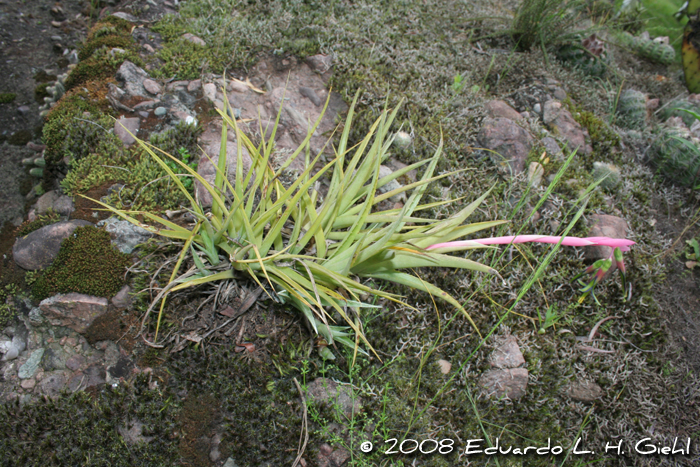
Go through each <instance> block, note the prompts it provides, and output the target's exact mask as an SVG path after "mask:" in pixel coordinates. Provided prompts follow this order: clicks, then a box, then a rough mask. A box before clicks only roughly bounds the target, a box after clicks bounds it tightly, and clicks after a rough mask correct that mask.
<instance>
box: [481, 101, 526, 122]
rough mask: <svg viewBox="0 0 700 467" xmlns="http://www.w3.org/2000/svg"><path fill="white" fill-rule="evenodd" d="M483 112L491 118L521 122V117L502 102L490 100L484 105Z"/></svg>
mask: <svg viewBox="0 0 700 467" xmlns="http://www.w3.org/2000/svg"><path fill="white" fill-rule="evenodd" d="M484 110H485V111H486V115H488V116H489V117H491V118H498V117H502V118H509V119H511V120H513V121H517V120H522V118H523V116H522V115H520V114H519V113H518V112H517V111H516V110H515V109H514V108H513V107H511V106H510V105H508V104H507V103H506V102H504V101H502V100H492V101H489V102H487V103H486V105H484Z"/></svg>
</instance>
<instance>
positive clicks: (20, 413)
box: [0, 377, 178, 466]
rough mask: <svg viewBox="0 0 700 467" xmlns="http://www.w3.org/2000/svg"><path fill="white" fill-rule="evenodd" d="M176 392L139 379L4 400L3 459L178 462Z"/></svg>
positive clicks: (5, 461)
mask: <svg viewBox="0 0 700 467" xmlns="http://www.w3.org/2000/svg"><path fill="white" fill-rule="evenodd" d="M171 397H172V396H171V395H170V394H168V393H167V391H166V392H164V391H162V390H160V389H158V390H150V389H148V378H147V377H140V378H137V380H136V381H135V383H134V385H133V386H131V387H125V386H124V385H119V386H117V387H115V388H112V387H107V388H105V390H103V391H101V392H100V393H99V394H98V395H97V397H95V398H93V397H91V396H90V395H88V394H87V393H85V392H82V391H81V392H77V393H75V394H72V395H70V396H61V397H58V398H55V399H50V398H46V399H39V400H37V401H36V402H32V403H29V404H25V405H20V404H19V403H18V402H13V403H6V404H0V420H2V421H3V422H2V423H0V464H2V465H22V466H40V465H41V466H65V465H109V466H155V465H176V464H177V460H178V457H177V438H176V437H175V436H174V432H175V426H174V421H173V420H174V417H173V414H172V412H173V410H174V406H173V404H172V403H171V400H172V399H171Z"/></svg>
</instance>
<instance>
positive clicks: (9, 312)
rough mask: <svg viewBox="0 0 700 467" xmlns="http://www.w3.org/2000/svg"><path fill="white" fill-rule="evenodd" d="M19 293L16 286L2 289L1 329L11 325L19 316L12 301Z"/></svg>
mask: <svg viewBox="0 0 700 467" xmlns="http://www.w3.org/2000/svg"><path fill="white" fill-rule="evenodd" d="M17 292H18V288H17V286H16V285H15V284H6V285H5V287H4V288H0V329H2V328H4V327H5V326H7V325H8V324H10V323H11V322H12V320H13V319H15V316H16V315H17V308H16V307H15V305H14V303H13V301H12V297H13V296H14V295H16V294H17Z"/></svg>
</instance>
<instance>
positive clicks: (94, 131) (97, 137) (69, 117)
mask: <svg viewBox="0 0 700 467" xmlns="http://www.w3.org/2000/svg"><path fill="white" fill-rule="evenodd" d="M113 126H114V123H113V121H112V120H111V119H110V118H109V116H107V115H106V114H104V113H102V112H101V111H100V110H99V108H98V107H97V106H96V105H95V104H94V103H93V102H92V101H90V100H89V98H88V97H87V96H86V95H84V94H82V93H79V94H70V95H67V96H66V97H64V98H63V99H61V101H60V102H59V104H58V105H57V106H56V107H54V109H53V110H52V111H51V113H49V115H48V117H47V121H46V123H45V125H44V128H43V140H44V144H46V151H45V153H44V159H45V161H46V170H45V172H46V173H48V174H53V173H54V172H55V171H56V169H57V167H58V166H60V165H61V164H62V161H63V159H64V158H66V157H67V158H68V159H69V160H70V161H72V162H77V161H80V160H81V159H82V158H84V157H86V156H87V155H88V154H91V153H94V152H100V153H102V154H104V155H105V156H106V157H108V158H109V157H115V155H116V154H118V153H119V152H118V151H119V149H118V148H121V147H122V146H123V145H122V143H121V141H120V140H119V138H118V137H117V136H115V135H114V134H112V133H111V132H109V131H108V130H109V129H110V128H112V127H113Z"/></svg>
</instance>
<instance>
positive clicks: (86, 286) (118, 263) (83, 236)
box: [32, 226, 131, 299]
mask: <svg viewBox="0 0 700 467" xmlns="http://www.w3.org/2000/svg"><path fill="white" fill-rule="evenodd" d="M130 264H131V260H130V258H129V256H128V255H125V254H123V253H121V252H119V251H118V250H117V249H116V248H115V247H114V246H112V243H111V240H110V236H109V233H107V232H106V231H104V230H101V229H98V228H96V227H92V226H86V227H78V228H77V229H75V231H74V232H73V235H71V236H70V237H68V238H67V239H65V240H64V241H63V243H61V249H60V250H59V252H58V255H57V256H56V259H55V260H54V262H53V263H52V264H51V266H50V267H49V268H48V269H47V270H46V272H44V274H43V275H42V276H41V277H40V278H39V279H38V280H37V281H36V282H35V283H34V286H33V288H32V292H33V294H34V296H35V297H36V298H37V299H44V298H47V297H50V296H52V295H55V294H57V293H70V292H77V293H83V294H86V295H94V296H97V297H107V298H109V297H112V296H114V294H116V293H117V292H118V291H119V289H121V288H122V287H123V286H124V285H125V284H126V281H125V279H124V273H125V271H126V268H127V267H128V266H129V265H130Z"/></svg>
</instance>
